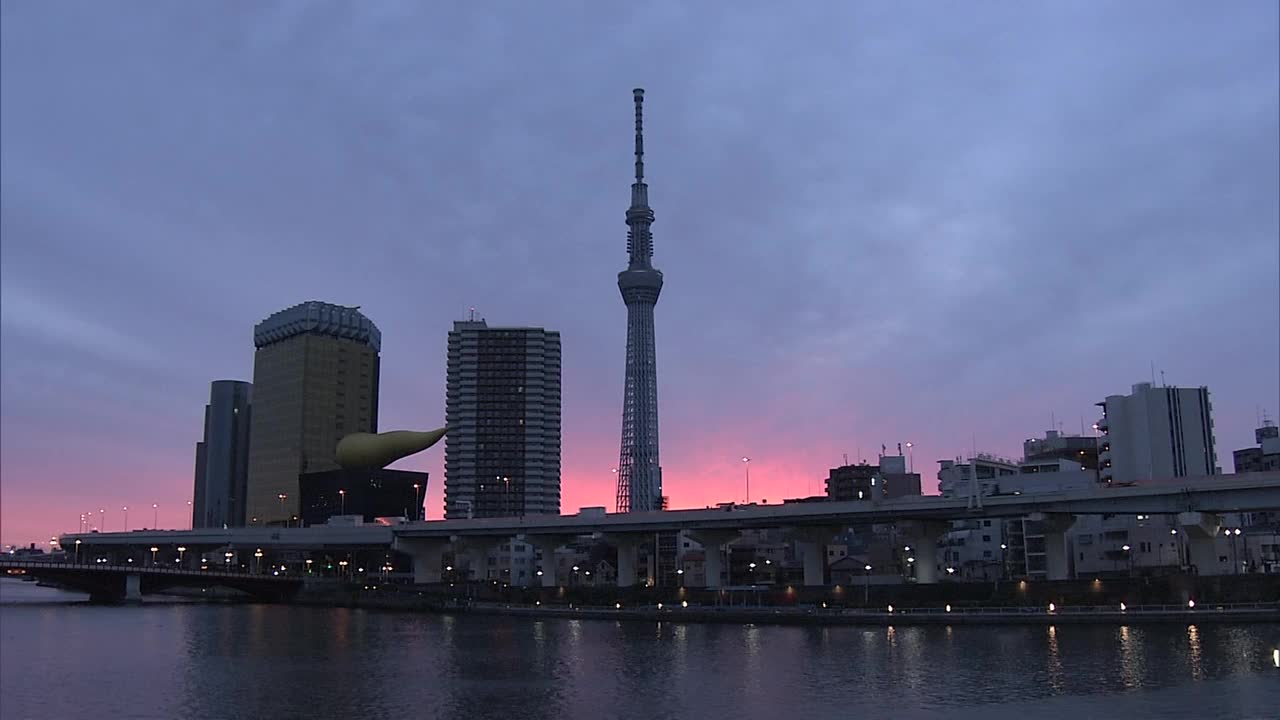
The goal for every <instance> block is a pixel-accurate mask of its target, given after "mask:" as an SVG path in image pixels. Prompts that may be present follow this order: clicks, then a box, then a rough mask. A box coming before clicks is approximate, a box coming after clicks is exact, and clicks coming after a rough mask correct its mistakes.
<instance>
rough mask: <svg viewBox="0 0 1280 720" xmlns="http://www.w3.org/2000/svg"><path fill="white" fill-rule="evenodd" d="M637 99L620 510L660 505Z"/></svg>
mask: <svg viewBox="0 0 1280 720" xmlns="http://www.w3.org/2000/svg"><path fill="white" fill-rule="evenodd" d="M633 94H634V96H635V103H636V181H635V182H634V183H632V184H631V207H630V208H628V209H627V227H629V228H630V230H628V231H627V253H628V254H629V255H630V258H629V261H628V262H627V269H626V270H623V271H622V272H620V273H618V290H619V291H621V292H622V299H623V301H624V302H625V303H626V304H627V376H626V387H625V389H624V391H623V398H622V452H621V456H620V457H619V459H618V497H617V506H616V510H617V511H618V512H643V511H646V510H660V509H662V466H661V465H660V464H659V462H658V372H657V365H656V363H655V361H654V342H653V306H654V305H656V304H657V303H658V294H659V293H661V292H662V272H661V271H660V270H658V269H656V268H655V267H653V235H652V233H650V231H649V226H650V225H652V224H653V210H652V209H650V208H649V186H648V185H646V184H645V182H644V124H643V108H644V90H643V89H640V88H637V89H636V90H634V91H633Z"/></svg>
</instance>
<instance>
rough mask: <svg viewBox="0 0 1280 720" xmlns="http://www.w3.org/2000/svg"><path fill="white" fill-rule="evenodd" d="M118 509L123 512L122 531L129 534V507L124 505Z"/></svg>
mask: <svg viewBox="0 0 1280 720" xmlns="http://www.w3.org/2000/svg"><path fill="white" fill-rule="evenodd" d="M120 509H121V510H123V511H124V531H125V532H129V506H128V505H125V506H124V507H122V508H120Z"/></svg>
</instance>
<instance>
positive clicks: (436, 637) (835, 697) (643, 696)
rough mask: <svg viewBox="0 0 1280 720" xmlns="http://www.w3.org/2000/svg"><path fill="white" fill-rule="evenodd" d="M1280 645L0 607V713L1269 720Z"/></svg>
mask: <svg viewBox="0 0 1280 720" xmlns="http://www.w3.org/2000/svg"><path fill="white" fill-rule="evenodd" d="M1277 646H1280V627H1277V626H1276V625H1253V626H1249V625H1240V626H1224V625H1214V624H1200V625H1196V626H1191V627H1187V626H1144V627H1142V628H1138V627H1119V628H1116V627H1105V626H1097V627H1095V626H1075V625H1073V626H1064V627H1063V628H1061V629H1059V628H1056V627H1054V628H1052V629H1050V628H1047V627H1035V626H1011V627H1001V626H990V627H969V626H962V625H956V626H950V627H947V626H933V627H901V626H898V627H884V628H851V627H829V628H795V627H772V626H756V627H743V626H736V625H728V624H724V625H679V624H672V623H666V622H664V623H662V624H661V626H658V625H656V624H653V623H617V622H604V621H598V622H597V621H563V620H529V619H525V618H503V617H479V616H460V617H450V616H438V615H414V614H397V613H370V612H363V611H359V610H345V609H325V608H288V607H272V606H260V607H251V606H215V605H168V606H159V607H119V608H96V607H76V606H68V605H45V606H20V607H19V606H10V605H4V606H2V607H0V663H2V664H3V666H4V667H5V668H6V672H5V673H3V674H0V717H4V718H8V717H15V718H22V717H50V718H59V719H60V720H61V719H63V718H65V719H66V720H75V719H76V718H80V717H93V718H103V717H130V718H171V717H192V718H225V719H226V720H250V719H251V718H262V717H280V718H287V717H335V718H347V717H350V718H357V717H358V718H372V717H414V718H417V717H428V718H448V719H452V718H459V719H461V718H477V717H501V718H503V720H524V719H528V720H543V719H547V720H549V719H550V718H565V719H566V720H577V719H578V718H582V719H584V720H585V719H586V718H591V719H592V720H595V719H596V718H611V717H622V718H644V719H645V720H664V719H666V718H673V719H674V718H686V717H706V718H718V717H742V718H748V717H772V716H783V717H797V718H799V717H849V716H854V717H858V718H860V719H862V718H871V719H876V720H878V719H881V718H884V719H886V720H887V719H888V718H893V719H894V720H937V718H940V717H969V716H975V715H980V716H981V717H984V718H986V719H987V720H1023V719H1024V718H1026V717H1036V718H1037V720H1044V719H1048V718H1072V720H1079V718H1085V717H1124V716H1129V717H1135V718H1136V717H1162V718H1193V717H1194V718H1196V719H1197V720H1202V718H1204V717H1272V716H1274V707H1277V706H1280V683H1276V682H1275V680H1276V678H1277V675H1278V673H1277V669H1276V668H1275V667H1274V664H1273V662H1272V657H1271V652H1272V650H1273V649H1274V648H1276V647H1277ZM124 658H127V659H128V662H123V659H124ZM85 668H93V672H86V671H85ZM139 678H142V679H143V680H144V683H145V684H144V685H142V686H141V687H140V685H139ZM87 698H91V699H92V700H93V703H92V704H89V703H87V702H86V699H87ZM852 708H857V711H856V712H852V711H851V709H852Z"/></svg>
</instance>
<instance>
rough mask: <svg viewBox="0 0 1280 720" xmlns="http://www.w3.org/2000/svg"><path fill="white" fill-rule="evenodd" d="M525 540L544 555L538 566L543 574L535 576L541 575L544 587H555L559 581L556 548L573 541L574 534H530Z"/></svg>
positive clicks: (538, 570)
mask: <svg viewBox="0 0 1280 720" xmlns="http://www.w3.org/2000/svg"><path fill="white" fill-rule="evenodd" d="M524 539H525V542H527V543H529V544H530V545H532V546H533V547H534V549H536V550H537V551H538V552H539V553H540V554H541V555H542V563H541V564H540V565H538V566H537V568H538V569H537V570H536V571H535V573H537V572H541V573H542V575H541V576H538V575H536V574H535V576H534V577H540V578H541V580H542V587H544V588H553V587H556V586H557V584H558V583H559V580H558V579H557V578H556V568H557V563H556V550H559V549H560V548H561V547H564V546H565V545H566V544H568V543H570V542H572V541H573V536H572V535H529V536H525V538H524Z"/></svg>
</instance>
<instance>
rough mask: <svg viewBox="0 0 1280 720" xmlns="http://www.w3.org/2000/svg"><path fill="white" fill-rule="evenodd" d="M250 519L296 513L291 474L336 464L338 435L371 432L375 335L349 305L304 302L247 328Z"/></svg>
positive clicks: (265, 521)
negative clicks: (251, 398)
mask: <svg viewBox="0 0 1280 720" xmlns="http://www.w3.org/2000/svg"><path fill="white" fill-rule="evenodd" d="M253 341H254V346H255V348H256V350H255V352H254V360H253V387H254V421H253V425H252V429H251V432H250V436H249V490H248V504H247V507H246V510H245V511H246V521H247V524H250V525H272V524H280V523H287V522H292V521H294V520H295V519H297V518H298V517H299V516H300V512H301V511H300V507H301V506H300V503H301V497H300V493H299V485H298V483H299V480H298V478H299V476H300V475H301V474H303V473H311V472H318V471H323V470H336V469H337V468H338V464H337V461H336V460H335V457H334V456H335V450H336V448H337V445H338V441H339V440H341V439H342V438H343V437H344V436H346V435H347V434H349V433H353V432H377V431H378V377H379V351H380V349H381V346H382V333H381V332H380V331H379V330H378V327H377V325H375V324H374V323H373V321H372V320H370V319H369V318H368V317H366V316H365V315H364V314H362V313H361V312H360V311H359V309H357V308H354V307H344V306H341V305H333V304H330V303H325V302H320V301H315V300H313V301H308V302H305V303H301V304H299V305H294V306H293V307H290V308H286V309H285V310H281V311H279V312H277V313H274V314H272V315H271V316H270V317H268V318H267V319H265V320H263V321H262V322H260V323H258V325H257V326H255V327H254V331H253Z"/></svg>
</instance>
